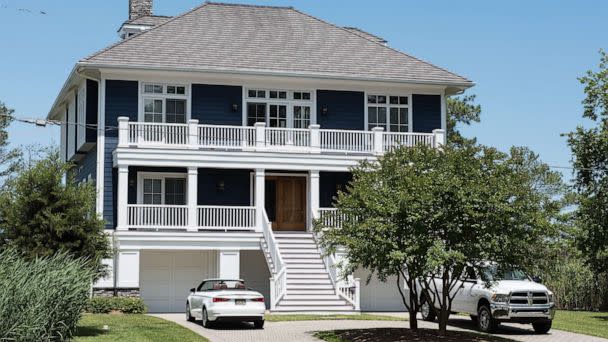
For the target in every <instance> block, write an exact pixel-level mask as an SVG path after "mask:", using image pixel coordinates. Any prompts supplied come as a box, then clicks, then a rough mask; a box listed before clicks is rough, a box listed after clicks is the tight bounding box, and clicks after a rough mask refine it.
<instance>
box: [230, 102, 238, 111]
mask: <svg viewBox="0 0 608 342" xmlns="http://www.w3.org/2000/svg"><path fill="white" fill-rule="evenodd" d="M238 110H239V105H238V104H236V103H233V104H232V111H233V112H238Z"/></svg>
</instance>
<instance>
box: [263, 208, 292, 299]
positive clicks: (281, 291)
mask: <svg viewBox="0 0 608 342" xmlns="http://www.w3.org/2000/svg"><path fill="white" fill-rule="evenodd" d="M262 218H263V220H262V233H263V236H264V240H265V241H266V248H268V254H269V255H270V258H271V259H272V263H273V265H274V271H273V274H272V277H270V309H271V310H274V309H275V308H276V305H277V303H278V302H279V301H280V300H281V298H283V296H284V295H285V292H287V272H286V267H285V263H284V262H283V257H282V256H281V251H280V249H279V244H278V243H277V240H276V238H275V237H274V233H273V232H272V223H271V222H270V220H269V219H268V215H267V214H266V210H262Z"/></svg>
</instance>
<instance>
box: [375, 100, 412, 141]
mask: <svg viewBox="0 0 608 342" xmlns="http://www.w3.org/2000/svg"><path fill="white" fill-rule="evenodd" d="M368 95H380V96H386V102H387V103H386V104H378V103H367V96H368ZM390 96H401V97H403V96H406V97H407V103H408V104H407V105H394V104H393V105H391V104H389V103H388V102H389V97H390ZM371 105H376V107H386V108H387V111H386V127H385V128H384V131H385V132H388V130H389V129H390V127H389V126H390V110H389V109H388V108H390V107H398V108H407V109H408V110H407V115H408V118H407V120H408V124H407V132H408V133H412V132H413V131H414V120H413V119H414V115H413V114H414V110H413V108H414V105H413V94H412V93H411V92H401V93H397V92H394V91H391V92H386V91H365V92H363V106H364V115H363V116H364V120H365V130H366V131H369V106H371ZM392 133H399V132H392Z"/></svg>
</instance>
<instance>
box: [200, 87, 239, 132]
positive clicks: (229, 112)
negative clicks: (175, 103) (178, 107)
mask: <svg viewBox="0 0 608 342" xmlns="http://www.w3.org/2000/svg"><path fill="white" fill-rule="evenodd" d="M242 101H243V91H242V87H240V86H226V85H209V84H193V85H192V119H197V120H198V121H199V123H200V124H210V125H236V126H240V125H242V123H243V117H242V115H243V114H242V108H241V106H242ZM233 105H237V110H236V111H233V109H232V107H233Z"/></svg>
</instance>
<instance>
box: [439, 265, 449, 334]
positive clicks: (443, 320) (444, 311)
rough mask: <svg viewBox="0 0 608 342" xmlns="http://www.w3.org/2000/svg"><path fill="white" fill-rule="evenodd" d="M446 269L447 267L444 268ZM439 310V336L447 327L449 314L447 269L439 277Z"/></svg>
mask: <svg viewBox="0 0 608 342" xmlns="http://www.w3.org/2000/svg"><path fill="white" fill-rule="evenodd" d="M446 269H447V268H446ZM441 278H442V279H441V283H442V284H441V297H442V301H441V310H440V311H439V336H443V335H445V332H446V331H447V327H448V317H449V316H450V311H449V305H448V300H449V299H448V297H449V293H450V287H449V282H448V281H447V280H448V279H449V275H448V273H447V271H445V270H444V271H443V277H441Z"/></svg>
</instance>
